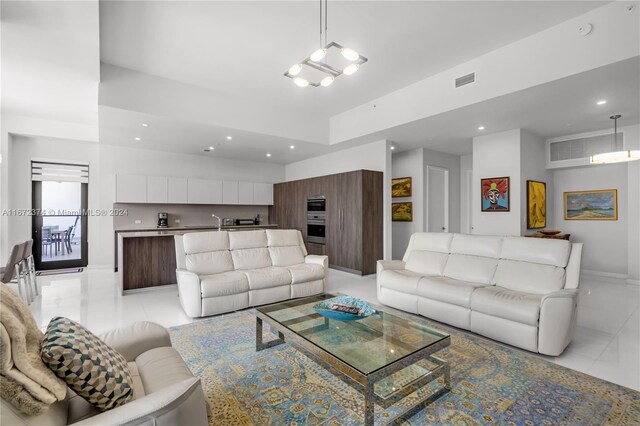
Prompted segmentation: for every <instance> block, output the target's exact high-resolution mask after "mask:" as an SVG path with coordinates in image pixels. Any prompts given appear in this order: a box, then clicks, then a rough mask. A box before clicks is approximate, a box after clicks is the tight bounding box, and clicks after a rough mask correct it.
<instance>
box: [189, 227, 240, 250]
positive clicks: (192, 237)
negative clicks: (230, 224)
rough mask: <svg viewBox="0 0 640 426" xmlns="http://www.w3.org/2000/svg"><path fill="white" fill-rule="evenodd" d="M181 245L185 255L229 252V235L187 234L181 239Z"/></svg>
mask: <svg viewBox="0 0 640 426" xmlns="http://www.w3.org/2000/svg"><path fill="white" fill-rule="evenodd" d="M182 245H183V247H184V252H185V253H186V254H193V253H204V252H209V251H218V250H229V233H228V232H227V231H211V232H188V233H186V234H184V236H183V237H182Z"/></svg>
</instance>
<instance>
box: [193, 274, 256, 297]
mask: <svg viewBox="0 0 640 426" xmlns="http://www.w3.org/2000/svg"><path fill="white" fill-rule="evenodd" d="M200 289H201V291H202V297H203V298H204V297H219V296H228V295H230V294H238V293H246V292H247V291H249V280H248V279H247V276H246V275H245V274H243V273H242V272H240V271H231V272H223V273H221V274H214V275H205V276H201V277H200Z"/></svg>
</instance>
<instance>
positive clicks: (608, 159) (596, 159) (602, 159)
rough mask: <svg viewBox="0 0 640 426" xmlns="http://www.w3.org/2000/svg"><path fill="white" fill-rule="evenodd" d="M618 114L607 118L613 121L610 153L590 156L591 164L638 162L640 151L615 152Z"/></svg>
mask: <svg viewBox="0 0 640 426" xmlns="http://www.w3.org/2000/svg"><path fill="white" fill-rule="evenodd" d="M620 117H622V116H621V115H620V114H616V115H612V116H611V117H609V118H610V119H612V120H613V123H614V124H613V141H612V145H611V148H612V149H611V151H610V152H603V153H601V154H595V155H592V156H591V164H607V163H622V162H625V161H634V160H640V150H626V151H616V149H617V147H618V141H617V139H618V119H619V118H620Z"/></svg>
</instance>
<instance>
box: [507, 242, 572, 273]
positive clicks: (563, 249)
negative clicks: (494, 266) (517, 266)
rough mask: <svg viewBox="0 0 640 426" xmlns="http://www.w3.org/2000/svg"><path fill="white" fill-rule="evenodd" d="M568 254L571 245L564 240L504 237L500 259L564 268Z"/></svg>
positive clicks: (567, 260)
mask: <svg viewBox="0 0 640 426" xmlns="http://www.w3.org/2000/svg"><path fill="white" fill-rule="evenodd" d="M570 254H571V243H570V242H569V241H566V240H553V239H542V238H526V237H505V238H504V242H503V244H502V253H501V255H500V257H501V258H502V259H509V260H520V261H523V262H532V263H541V264H544V265H553V266H559V267H561V268H564V267H566V266H567V263H568V262H569V255H570Z"/></svg>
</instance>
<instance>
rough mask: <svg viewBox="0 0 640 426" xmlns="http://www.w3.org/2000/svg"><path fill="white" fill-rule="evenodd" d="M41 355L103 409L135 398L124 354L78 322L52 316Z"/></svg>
mask: <svg viewBox="0 0 640 426" xmlns="http://www.w3.org/2000/svg"><path fill="white" fill-rule="evenodd" d="M40 356H41V357H42V360H43V361H44V363H45V364H46V365H48V366H49V368H51V370H53V372H54V373H56V375H57V376H58V377H60V378H61V379H63V380H64V381H66V382H67V384H68V385H69V387H70V388H71V389H73V390H74V391H75V392H76V393H77V394H78V395H80V396H81V397H83V398H84V399H86V400H87V401H88V402H89V403H90V404H92V405H94V406H96V407H97V408H99V409H101V410H109V409H111V408H114V407H117V406H120V405H123V404H125V403H127V402H129V401H131V399H132V398H133V381H132V379H131V373H130V372H129V366H128V365H127V361H126V360H125V359H124V357H123V356H122V355H120V353H118V352H117V351H116V350H114V349H112V348H111V347H109V346H108V345H107V344H106V343H104V342H103V341H102V340H100V339H99V338H98V337H96V335H94V334H93V333H91V332H90V331H89V330H87V329H86V328H84V327H83V326H81V325H80V324H78V323H77V322H75V321H72V320H70V319H68V318H62V317H56V318H53V319H52V320H51V322H49V326H48V327H47V332H46V333H45V335H44V340H43V341H42V350H41V352H40Z"/></svg>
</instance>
